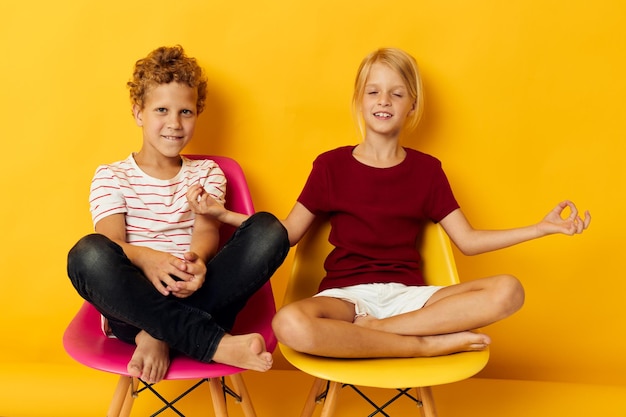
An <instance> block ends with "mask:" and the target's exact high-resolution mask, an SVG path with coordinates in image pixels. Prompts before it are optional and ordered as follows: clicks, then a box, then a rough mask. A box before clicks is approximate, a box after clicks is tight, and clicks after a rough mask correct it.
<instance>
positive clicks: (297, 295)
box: [283, 218, 459, 304]
mask: <svg viewBox="0 0 626 417" xmlns="http://www.w3.org/2000/svg"><path fill="white" fill-rule="evenodd" d="M329 234H330V222H329V221H328V220H327V219H321V218H320V219H316V220H315V222H314V223H313V224H312V225H311V227H310V228H309V230H308V231H307V232H306V234H305V235H304V237H303V238H302V240H301V241H300V242H299V243H298V246H297V248H296V253H295V256H294V260H293V267H292V270H291V279H290V280H289V283H288V285H287V290H286V292H285V298H284V302H283V304H287V303H290V302H293V301H297V300H301V299H303V298H306V297H310V296H312V295H313V294H315V293H316V292H317V288H318V286H319V283H320V281H321V280H322V278H323V277H324V276H325V275H326V271H325V270H324V260H325V259H326V256H328V254H329V253H330V251H331V250H332V248H333V246H332V245H331V244H330V242H329V241H328V236H329ZM417 248H418V251H419V253H420V254H421V255H422V271H423V273H424V279H425V280H426V283H427V284H429V285H450V284H456V283H458V282H459V276H458V273H457V269H456V264H455V262H454V255H453V253H452V246H451V245H450V239H449V238H448V235H447V234H446V232H445V231H444V230H443V227H441V225H439V224H436V223H432V222H427V223H425V224H424V230H423V233H422V239H421V240H420V241H419V242H417Z"/></svg>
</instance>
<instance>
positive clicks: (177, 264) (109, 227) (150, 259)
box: [96, 213, 193, 295]
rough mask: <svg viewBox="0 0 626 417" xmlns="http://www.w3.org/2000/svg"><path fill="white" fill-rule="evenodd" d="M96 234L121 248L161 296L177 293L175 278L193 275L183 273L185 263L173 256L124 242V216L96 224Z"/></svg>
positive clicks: (113, 216) (109, 217)
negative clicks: (103, 236)
mask: <svg viewBox="0 0 626 417" xmlns="http://www.w3.org/2000/svg"><path fill="white" fill-rule="evenodd" d="M96 232H97V233H100V234H103V235H105V236H106V237H108V238H109V239H111V240H112V241H113V242H115V243H117V244H118V245H120V246H121V247H122V249H123V250H124V253H125V254H126V256H127V257H128V259H130V261H131V262H132V263H133V264H134V265H136V266H137V267H139V268H140V269H141V270H142V271H143V273H144V274H145V275H146V277H147V278H148V280H149V281H150V282H151V283H152V285H154V287H155V288H156V289H157V290H158V291H159V292H160V293H161V294H163V295H169V294H171V293H172V292H175V291H177V286H176V280H175V279H174V278H173V277H172V275H173V276H175V277H177V278H179V279H181V280H190V279H191V278H193V275H192V274H190V273H188V272H185V270H186V268H187V266H186V264H185V262H184V261H183V260H181V259H178V258H177V257H175V256H174V255H171V254H169V253H166V252H161V251H156V250H154V249H150V248H147V247H144V246H136V245H131V244H129V243H128V242H126V222H125V219H124V214H121V213H120V214H113V215H111V216H107V217H105V218H103V219H101V220H100V221H98V223H96Z"/></svg>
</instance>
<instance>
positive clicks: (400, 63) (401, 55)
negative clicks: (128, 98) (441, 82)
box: [352, 48, 424, 133]
mask: <svg viewBox="0 0 626 417" xmlns="http://www.w3.org/2000/svg"><path fill="white" fill-rule="evenodd" d="M375 63H381V64H385V65H388V66H389V67H390V68H391V69H392V70H394V71H396V72H397V73H398V74H399V75H400V77H402V80H403V81H404V83H405V84H406V88H407V91H408V94H409V96H410V97H411V99H412V100H413V102H414V103H415V111H414V112H413V113H411V114H410V115H409V117H408V118H407V121H406V125H405V127H406V128H407V129H408V130H412V129H414V128H415V127H416V126H417V124H418V123H419V121H420V119H421V117H422V113H423V111H424V92H423V90H422V79H421V77H420V73H419V68H418V66H417V61H416V60H415V58H413V57H412V56H411V55H409V54H408V53H406V52H405V51H403V50H402V49H398V48H380V49H378V50H376V51H374V52H372V53H370V54H369V55H367V56H366V57H365V58H364V59H363V61H361V65H360V66H359V69H358V71H357V75H356V80H355V81H354V93H353V95H352V115H353V117H354V119H355V122H356V124H357V125H358V126H359V129H360V131H361V133H363V131H364V126H363V118H362V116H361V114H360V111H359V108H360V104H361V100H362V99H363V95H364V94H365V83H366V82H367V77H368V76H369V74H370V70H371V68H372V65H373V64H375Z"/></svg>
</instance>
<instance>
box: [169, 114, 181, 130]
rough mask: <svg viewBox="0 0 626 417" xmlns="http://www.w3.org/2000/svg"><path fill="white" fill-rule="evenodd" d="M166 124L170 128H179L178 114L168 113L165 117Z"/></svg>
mask: <svg viewBox="0 0 626 417" xmlns="http://www.w3.org/2000/svg"><path fill="white" fill-rule="evenodd" d="M167 126H168V127H169V128H172V129H180V127H181V122H180V114H170V117H169V118H168V119H167Z"/></svg>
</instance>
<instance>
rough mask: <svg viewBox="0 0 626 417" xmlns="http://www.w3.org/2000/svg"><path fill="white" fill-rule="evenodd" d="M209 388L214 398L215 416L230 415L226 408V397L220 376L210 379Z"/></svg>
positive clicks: (226, 416)
mask: <svg viewBox="0 0 626 417" xmlns="http://www.w3.org/2000/svg"><path fill="white" fill-rule="evenodd" d="M209 389H210V390H211V399H212V400H213V410H214V411H215V417H228V411H227V410H226V399H225V398H224V391H223V390H222V383H221V381H220V378H211V379H209Z"/></svg>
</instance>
